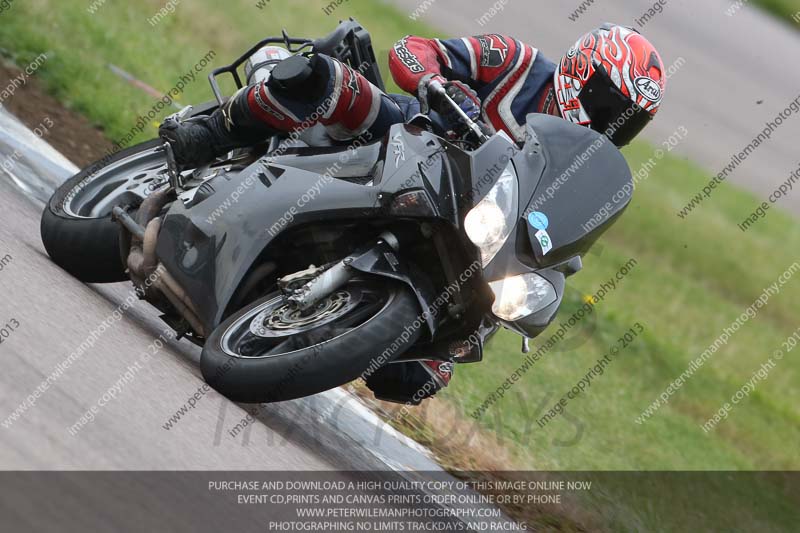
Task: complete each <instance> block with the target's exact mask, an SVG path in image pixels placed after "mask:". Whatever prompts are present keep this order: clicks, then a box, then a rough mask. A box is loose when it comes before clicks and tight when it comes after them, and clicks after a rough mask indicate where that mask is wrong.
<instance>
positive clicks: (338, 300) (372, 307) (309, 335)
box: [220, 283, 393, 359]
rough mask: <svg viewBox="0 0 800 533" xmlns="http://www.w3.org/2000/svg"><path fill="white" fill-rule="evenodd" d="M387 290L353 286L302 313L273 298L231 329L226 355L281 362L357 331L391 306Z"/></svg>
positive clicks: (224, 340) (223, 339) (223, 341)
mask: <svg viewBox="0 0 800 533" xmlns="http://www.w3.org/2000/svg"><path fill="white" fill-rule="evenodd" d="M392 297H393V296H392V295H391V294H387V291H386V290H385V288H384V289H383V290H380V289H379V288H378V287H374V286H370V285H367V284H363V283H352V284H350V285H348V286H346V287H344V288H342V289H339V290H337V291H335V292H334V293H333V294H331V295H329V296H328V297H326V298H325V299H323V300H322V301H320V302H319V303H318V304H317V306H316V307H315V308H314V309H312V310H311V311H309V312H307V313H305V314H301V313H300V312H299V311H298V310H297V309H296V308H294V307H292V306H290V305H288V304H286V303H285V301H284V298H283V297H282V296H281V295H279V294H277V293H276V294H275V295H273V296H272V297H268V298H267V299H266V301H264V302H263V303H262V304H260V305H258V306H256V307H254V308H253V309H251V310H250V311H248V312H247V313H245V314H244V315H242V316H240V317H238V318H237V319H236V320H235V321H234V322H233V323H232V324H230V325H229V326H228V327H227V329H226V330H225V332H224V333H223V334H222V337H221V339H220V347H221V348H222V350H223V351H224V352H225V353H226V354H228V355H230V356H232V357H239V358H249V359H253V358H256V359H261V358H269V357H280V356H285V355H289V354H291V353H294V352H298V351H301V350H306V349H309V348H312V347H315V346H319V345H321V344H324V343H326V342H330V341H331V340H333V339H335V338H337V337H341V336H342V335H345V334H346V333H348V332H350V331H352V330H354V329H356V328H359V327H361V326H363V325H364V324H366V323H367V322H369V321H371V320H372V319H374V318H375V316H377V315H378V314H379V313H380V312H381V311H382V310H383V309H385V308H386V306H387V305H389V303H390V302H391V299H392Z"/></svg>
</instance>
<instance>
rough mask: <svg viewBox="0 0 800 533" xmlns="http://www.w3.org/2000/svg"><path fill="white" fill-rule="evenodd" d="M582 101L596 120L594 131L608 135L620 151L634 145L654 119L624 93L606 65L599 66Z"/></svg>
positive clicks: (586, 86)
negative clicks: (634, 141)
mask: <svg viewBox="0 0 800 533" xmlns="http://www.w3.org/2000/svg"><path fill="white" fill-rule="evenodd" d="M578 100H580V102H581V105H583V108H584V110H585V111H586V114H587V115H589V118H590V119H591V120H592V123H591V128H592V129H593V130H595V131H598V132H600V133H604V134H605V135H606V136H607V137H608V138H609V139H610V140H611V142H613V143H614V144H615V145H616V146H619V147H622V146H625V145H627V144H628V143H630V142H631V141H632V140H633V138H634V137H636V135H638V134H639V132H640V131H642V130H643V129H644V127H645V126H647V124H648V123H649V122H650V120H652V118H653V116H652V115H651V114H650V113H649V112H648V111H646V110H645V109H642V108H641V107H640V106H639V105H638V104H637V103H636V102H634V101H633V100H631V99H630V98H629V97H627V96H625V95H624V94H623V93H622V91H621V90H620V89H619V87H617V86H616V84H614V82H613V81H611V77H610V76H609V75H608V72H606V69H605V68H604V67H603V66H602V65H595V72H594V74H593V75H592V77H591V78H589V81H587V82H586V85H584V86H583V89H581V92H580V93H579V94H578Z"/></svg>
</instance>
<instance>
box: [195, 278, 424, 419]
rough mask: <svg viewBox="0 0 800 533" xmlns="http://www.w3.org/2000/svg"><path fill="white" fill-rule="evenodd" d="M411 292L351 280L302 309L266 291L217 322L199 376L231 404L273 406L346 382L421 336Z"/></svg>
mask: <svg viewBox="0 0 800 533" xmlns="http://www.w3.org/2000/svg"><path fill="white" fill-rule="evenodd" d="M419 315H420V312H419V304H418V302H417V299H416V298H415V297H414V295H413V294H412V292H411V290H410V289H409V288H408V287H406V286H404V285H400V284H398V283H395V282H387V281H386V280H382V279H377V278H375V279H366V280H352V281H351V282H350V283H348V284H347V285H345V286H344V287H342V288H341V289H338V290H337V291H335V292H334V293H333V294H331V295H329V296H328V297H327V298H325V299H324V300H322V301H320V302H318V303H317V305H316V306H315V307H314V308H313V309H310V310H307V311H305V312H301V311H300V310H298V309H297V308H295V307H294V306H292V305H289V304H287V303H285V301H284V299H283V297H282V296H281V295H280V293H273V294H270V295H268V296H266V297H264V298H262V299H260V300H258V301H256V302H254V303H252V304H250V305H249V306H247V307H245V308H244V309H242V310H241V311H239V312H238V313H236V314H235V315H233V316H231V317H229V318H228V319H227V320H225V322H223V323H222V324H220V326H219V327H217V328H216V329H215V330H214V332H213V333H212V334H211V335H210V336H209V338H208V340H207V341H206V343H205V346H204V347H203V353H202V356H201V359H200V366H201V370H202V372H203V377H204V378H205V380H206V381H207V382H208V384H209V385H211V386H212V387H213V388H214V389H216V390H217V391H219V392H220V393H222V394H223V395H225V396H227V397H228V398H230V399H231V400H234V401H237V402H245V403H264V402H278V401H285V400H291V399H295V398H301V397H304V396H310V395H312V394H317V393H319V392H323V391H326V390H328V389H332V388H335V387H338V386H340V385H343V384H345V383H348V382H350V381H353V380H354V379H356V378H358V377H359V376H361V375H362V374H363V373H364V372H365V370H367V369H368V368H370V367H371V366H373V367H374V366H375V365H382V364H385V363H387V362H389V361H391V360H393V359H395V358H396V357H399V356H400V355H401V354H402V353H403V352H405V351H406V350H407V349H408V348H410V347H411V345H413V344H414V342H415V341H416V340H417V339H418V338H419V336H420V333H421V332H420V329H421V327H424V324H422V326H421V327H412V328H407V327H406V326H407V325H415V324H416V325H420V324H421V323H422V321H421V319H420V318H419Z"/></svg>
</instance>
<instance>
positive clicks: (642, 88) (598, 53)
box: [554, 24, 666, 146]
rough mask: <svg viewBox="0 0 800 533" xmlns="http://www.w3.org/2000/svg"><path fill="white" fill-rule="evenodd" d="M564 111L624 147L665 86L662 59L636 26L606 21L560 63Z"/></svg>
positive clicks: (558, 73)
mask: <svg viewBox="0 0 800 533" xmlns="http://www.w3.org/2000/svg"><path fill="white" fill-rule="evenodd" d="M554 78H555V79H554V81H555V90H556V99H557V100H558V106H559V109H560V111H561V115H562V116H563V117H564V118H565V119H567V120H569V121H570V122H574V123H575V124H581V125H584V126H589V127H591V128H592V129H593V130H595V131H599V132H602V133H605V134H606V135H607V136H608V138H609V139H611V141H612V142H613V143H614V144H616V145H617V146H625V145H626V144H628V143H629V142H630V141H631V140H632V139H633V138H634V137H636V135H637V134H638V133H639V132H640V131H642V129H643V128H644V127H645V126H646V125H647V124H648V122H650V120H651V119H652V118H653V117H654V116H655V114H656V112H657V111H658V108H659V106H660V105H661V98H662V96H663V95H664V88H665V87H666V77H665V75H664V63H663V62H662V61H661V56H660V55H659V54H658V52H657V51H656V49H655V47H654V46H653V45H652V44H651V43H650V41H648V40H647V39H645V38H644V37H643V36H642V35H641V34H639V32H637V31H636V30H634V29H633V28H627V27H624V26H617V25H614V24H604V25H603V26H600V27H599V28H597V29H596V30H594V31H592V32H590V33H587V34H586V35H584V36H583V37H581V38H580V39H579V40H578V42H576V43H575V45H574V46H573V47H572V48H570V49H569V51H568V52H567V54H566V55H565V56H564V58H563V59H562V60H561V63H560V64H559V65H558V67H557V68H556V72H555V76H554Z"/></svg>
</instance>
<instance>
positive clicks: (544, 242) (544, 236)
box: [536, 229, 553, 255]
mask: <svg viewBox="0 0 800 533" xmlns="http://www.w3.org/2000/svg"><path fill="white" fill-rule="evenodd" d="M536 240H537V241H539V246H541V247H542V255H547V252H549V251H550V250H552V249H553V241H552V240H551V239H550V234H549V233H547V231H546V230H543V229H540V230H539V231H537V232H536Z"/></svg>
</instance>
